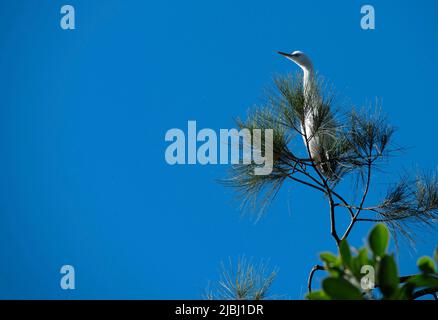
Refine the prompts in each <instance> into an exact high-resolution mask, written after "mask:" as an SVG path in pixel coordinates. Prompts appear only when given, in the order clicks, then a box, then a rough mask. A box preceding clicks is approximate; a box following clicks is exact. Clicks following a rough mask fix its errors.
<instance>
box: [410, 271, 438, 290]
mask: <svg viewBox="0 0 438 320" xmlns="http://www.w3.org/2000/svg"><path fill="white" fill-rule="evenodd" d="M407 283H410V284H413V285H415V287H417V288H424V287H426V288H435V287H438V278H437V277H434V276H432V275H428V274H418V275H415V276H413V277H410V278H409V279H408V280H407Z"/></svg>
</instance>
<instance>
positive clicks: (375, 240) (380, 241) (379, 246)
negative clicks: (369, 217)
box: [368, 223, 389, 257]
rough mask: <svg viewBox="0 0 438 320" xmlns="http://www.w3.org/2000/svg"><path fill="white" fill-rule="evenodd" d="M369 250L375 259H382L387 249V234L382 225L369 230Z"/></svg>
mask: <svg viewBox="0 0 438 320" xmlns="http://www.w3.org/2000/svg"><path fill="white" fill-rule="evenodd" d="M368 241H369V244H370V248H371V250H372V251H373V253H374V255H375V256H376V257H382V256H383V255H384V254H385V252H386V249H387V247H388V242H389V232H388V229H387V228H386V227H385V225H384V224H381V223H379V224H378V225H376V226H375V227H374V228H373V230H371V233H370V236H369V237H368Z"/></svg>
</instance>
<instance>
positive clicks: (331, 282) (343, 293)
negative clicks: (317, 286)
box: [322, 278, 363, 300]
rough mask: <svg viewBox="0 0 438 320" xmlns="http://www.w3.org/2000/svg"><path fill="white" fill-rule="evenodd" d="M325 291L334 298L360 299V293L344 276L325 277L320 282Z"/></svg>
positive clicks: (361, 297)
mask: <svg viewBox="0 0 438 320" xmlns="http://www.w3.org/2000/svg"><path fill="white" fill-rule="evenodd" d="M322 287H323V289H324V291H325V293H326V294H327V295H328V296H329V297H330V298H332V299H335V300H362V299H363V296H362V293H361V292H360V290H359V289H358V288H356V287H355V286H354V285H352V284H351V283H350V282H349V281H347V280H345V279H344V278H326V279H324V281H323V282H322Z"/></svg>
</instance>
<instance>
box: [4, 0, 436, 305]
mask: <svg viewBox="0 0 438 320" xmlns="http://www.w3.org/2000/svg"><path fill="white" fill-rule="evenodd" d="M69 3H70V4H72V5H74V6H75V8H76V25H77V29H76V30H75V31H64V30H61V28H60V27H59V20H60V14H59V10H60V7H61V5H63V4H65V2H64V1H53V0H50V1H49V0H45V1H7V2H6V1H2V2H1V4H0V88H1V94H0V99H1V100H0V122H1V123H0V151H1V156H0V176H1V178H0V297H1V298H57V299H58V298H61V299H64V298H65V299H72V298H141V299H143V298H146V299H147V298H156V299H161V298H163V299H165V298H187V299H192V298H200V297H201V295H202V293H203V292H204V289H205V287H206V286H207V283H208V281H209V280H215V279H217V276H218V271H219V265H220V262H221V261H224V260H227V259H228V257H232V258H236V257H237V256H239V255H241V254H245V255H246V256H248V257H254V258H255V259H262V258H264V259H268V258H269V259H270V261H271V265H272V266H277V267H278V268H279V269H280V274H279V276H278V278H277V281H276V282H275V284H274V286H273V292H274V293H276V294H279V295H284V296H285V297H290V298H302V297H303V295H304V293H305V290H306V289H305V288H306V280H307V275H308V272H309V269H310V268H311V266H312V265H313V264H315V263H317V262H318V252H321V251H326V250H334V249H335V248H334V244H333V241H332V239H331V238H330V235H329V232H328V230H329V222H328V215H327V209H326V207H325V201H324V199H323V198H322V197H320V196H319V195H315V194H314V193H313V192H312V191H309V190H307V189H305V188H304V187H301V186H296V185H293V184H287V185H285V187H284V188H283V190H282V191H281V192H280V194H279V195H278V198H277V200H276V202H275V203H274V205H273V206H272V207H271V208H270V209H269V210H268V212H267V215H266V216H265V217H264V218H263V219H261V220H260V221H259V222H258V223H257V224H255V223H254V221H253V220H252V219H251V217H250V216H243V217H242V216H241V214H240V211H239V210H238V207H239V203H238V202H236V201H235V200H234V193H233V191H232V190H229V189H225V188H224V187H223V186H222V185H220V184H218V183H217V182H216V180H217V179H221V178H224V177H225V174H226V170H227V169H228V167H227V166H199V165H197V166H173V167H171V166H169V165H167V164H166V162H165V160H164V151H165V148H166V147H167V145H168V144H167V143H166V142H165V141H164V135H165V133H166V131H167V130H168V129H170V128H174V127H178V128H182V129H184V128H185V127H186V125H187V121H188V120H197V122H198V126H199V127H208V128H213V129H216V130H219V129H220V128H232V127H234V121H233V119H234V118H236V117H238V116H244V115H245V114H246V111H247V109H248V108H249V107H251V106H252V105H253V104H254V103H257V102H259V101H260V99H261V98H262V97H263V95H262V92H263V88H265V87H266V86H268V85H269V84H270V83H271V79H272V76H273V75H275V74H278V73H287V72H290V71H296V70H297V69H296V68H295V67H294V66H293V65H292V64H291V63H288V62H287V61H286V60H285V59H284V58H282V57H280V56H279V55H277V54H276V53H275V52H276V51H277V50H283V51H293V50H302V51H305V52H307V53H308V54H309V55H310V56H311V57H312V59H313V61H314V64H315V67H316V69H317V70H318V71H319V73H320V74H322V75H324V76H325V77H327V78H328V79H330V81H331V82H332V83H333V84H334V85H335V86H336V89H337V90H338V91H339V92H340V93H342V95H343V96H345V97H348V98H350V99H351V101H352V102H353V103H354V104H357V105H361V104H364V103H366V102H367V101H373V100H374V99H375V97H380V98H381V99H382V100H383V109H384V111H385V112H386V113H387V115H388V117H389V119H390V121H391V122H392V123H393V124H394V125H395V126H397V127H398V129H399V130H398V133H397V134H396V141H397V142H398V143H399V144H401V145H404V146H407V147H410V148H409V149H408V150H407V152H406V154H404V155H403V156H402V157H401V158H400V159H394V161H393V162H392V163H391V166H389V167H388V169H387V171H386V173H387V175H383V174H381V175H380V176H379V178H378V180H377V182H376V184H374V185H373V190H372V192H373V193H374V194H376V195H379V194H380V192H381V191H382V190H383V188H384V182H388V181H392V180H396V178H397V171H398V170H399V169H400V168H403V167H404V168H407V169H416V168H424V169H427V170H434V169H436V165H437V156H438V151H437V149H436V148H435V146H436V118H437V115H438V111H437V110H438V109H437V101H436V85H437V81H436V75H437V74H438V66H437V63H436V57H437V56H438V41H437V31H438V28H437V27H438V25H437V19H436V15H437V12H438V5H437V2H436V1H432V0H431V1H415V2H414V1H376V0H372V1H371V0H370V1H366V3H370V4H373V5H374V6H375V9H376V30H374V31H363V30H361V28H360V24H359V23H360V18H361V15H360V7H361V5H362V4H364V3H363V2H362V1H291V0H288V1H269V2H267V1H254V0H252V1H222V0H221V1H216V0H215V1H183V2H181V1H154V2H152V1H140V0H138V1H126V0H123V1H122V0H119V1H115V0H106V1H85V0H82V1H81V0H75V1H70V2H69ZM341 225H342V224H341ZM340 227H341V226H340ZM369 227H370V226H369V225H366V226H363V227H361V228H358V229H356V230H354V232H353V233H352V235H351V242H352V244H353V245H356V246H360V245H361V244H362V243H363V239H364V238H365V236H366V232H367V230H368V228H369ZM419 236H420V237H419V238H418V244H417V248H416V250H417V251H412V250H410V249H408V247H407V246H406V245H405V244H404V243H403V242H402V243H401V246H400V254H399V261H400V263H401V264H402V265H403V268H402V273H410V272H414V271H415V260H416V258H417V257H418V256H420V255H423V254H431V253H432V251H433V249H434V246H435V244H437V242H438V241H437V240H438V237H437V234H436V233H435V234H433V233H424V232H420V234H419ZM64 264H72V265H73V266H75V268H76V286H77V289H76V290H74V291H63V290H61V288H60V286H59V279H60V274H59V269H60V267H61V266H62V265H64ZM317 280H318V278H317Z"/></svg>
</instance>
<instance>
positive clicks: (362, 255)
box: [358, 248, 372, 266]
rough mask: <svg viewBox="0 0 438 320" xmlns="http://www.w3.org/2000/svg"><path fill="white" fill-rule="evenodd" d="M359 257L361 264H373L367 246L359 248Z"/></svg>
mask: <svg viewBox="0 0 438 320" xmlns="http://www.w3.org/2000/svg"><path fill="white" fill-rule="evenodd" d="M358 259H359V262H360V264H361V266H364V265H371V264H372V263H371V261H370V259H369V258H368V249H367V248H361V249H359V254H358Z"/></svg>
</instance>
